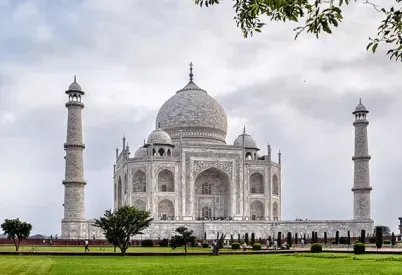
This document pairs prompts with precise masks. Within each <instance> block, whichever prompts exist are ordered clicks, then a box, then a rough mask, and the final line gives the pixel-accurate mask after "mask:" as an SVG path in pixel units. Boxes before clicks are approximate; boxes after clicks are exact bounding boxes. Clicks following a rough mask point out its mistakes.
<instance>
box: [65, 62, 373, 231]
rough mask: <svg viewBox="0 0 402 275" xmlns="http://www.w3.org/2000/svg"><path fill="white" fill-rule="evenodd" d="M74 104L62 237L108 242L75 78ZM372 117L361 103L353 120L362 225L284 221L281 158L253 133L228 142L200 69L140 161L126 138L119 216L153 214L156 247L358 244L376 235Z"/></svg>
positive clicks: (118, 162) (118, 183) (119, 162)
mask: <svg viewBox="0 0 402 275" xmlns="http://www.w3.org/2000/svg"><path fill="white" fill-rule="evenodd" d="M66 94H67V96H68V101H67V103H66V105H65V106H66V107H67V110H68V119H67V141H66V143H65V144H64V148H65V152H66V155H65V160H66V167H65V180H64V181H63V185H64V203H63V207H64V217H63V219H62V221H61V237H62V238H65V239H86V238H97V239H98V238H104V236H103V232H101V231H100V229H99V228H97V227H93V226H92V223H93V220H91V219H86V217H85V210H84V209H85V207H84V205H85V200H84V198H85V196H84V189H85V186H86V182H85V180H84V165H83V152H84V149H85V145H84V143H83V139H82V134H83V127H82V112H83V108H84V103H83V98H84V95H85V93H84V91H83V89H82V88H81V86H80V85H79V84H78V83H77V81H76V79H75V78H74V82H73V83H72V84H71V85H70V86H69V88H68V90H67V91H66ZM172 94H173V93H172ZM368 112H369V111H368V110H367V109H366V107H365V106H364V105H363V104H362V102H361V101H360V102H359V104H358V105H357V107H356V109H355V110H354V111H353V115H354V122H353V125H354V127H355V153H354V156H353V158H352V160H353V162H354V182H353V183H351V187H353V188H352V189H351V191H352V192H353V194H354V209H353V219H351V220H308V221H301V220H292V221H286V220H282V211H281V209H282V207H281V205H282V200H281V198H282V180H281V179H282V176H281V175H282V169H281V162H282V160H281V153H280V152H278V153H275V154H272V151H271V147H270V145H269V144H268V145H266V146H265V145H264V146H263V147H261V145H259V144H257V143H256V142H255V140H254V139H253V137H252V136H251V135H250V133H247V131H246V128H244V130H243V131H242V132H241V131H240V133H239V135H238V137H237V138H236V139H235V140H234V141H233V142H232V141H227V140H226V135H227V129H228V119H227V116H226V114H225V111H224V109H223V108H222V106H221V105H220V104H219V103H218V102H217V101H216V100H215V99H214V98H213V97H211V96H210V95H209V94H208V92H207V91H205V90H203V89H202V88H200V87H199V86H197V85H196V84H195V81H194V75H193V66H192V63H190V74H189V82H188V83H187V85H185V86H184V88H182V89H180V90H178V91H177V92H176V93H174V94H173V96H172V97H171V98H169V99H168V100H167V101H166V102H165V103H164V104H163V105H162V107H161V108H160V110H159V112H158V114H157V116H156V121H155V130H154V131H152V132H151V133H150V134H149V135H148V138H147V140H145V141H144V142H143V145H142V146H141V147H139V148H138V149H136V150H135V152H134V154H132V152H131V150H130V147H129V146H128V143H126V139H125V138H123V142H122V143H123V144H122V148H121V149H120V150H119V149H116V159H115V165H114V175H113V178H114V181H113V187H114V189H113V190H114V194H111V196H112V195H113V201H114V205H113V209H118V208H119V207H121V206H123V205H132V206H134V207H136V208H138V209H141V210H147V211H149V212H150V213H151V215H152V217H153V218H154V221H153V222H152V224H151V226H150V227H149V228H148V229H146V230H145V231H144V235H143V236H142V238H150V239H158V238H161V239H162V238H170V237H171V236H172V235H174V231H175V229H176V228H177V227H179V226H185V227H188V228H190V229H192V230H194V235H195V236H196V237H197V238H199V239H204V238H206V239H213V238H215V237H216V234H217V233H218V232H219V233H224V234H226V236H230V235H231V234H233V235H234V236H237V234H241V235H244V234H245V233H252V232H253V233H255V237H256V238H267V237H268V236H269V235H270V236H273V235H274V234H276V233H277V232H279V231H280V232H282V233H286V232H292V233H293V234H294V233H298V234H304V233H308V232H310V233H311V231H316V232H318V234H323V232H328V233H329V234H331V232H335V231H339V232H340V233H341V234H345V232H347V231H350V232H351V234H353V235H355V236H357V235H358V234H360V231H361V230H362V229H365V230H366V231H367V232H373V227H374V221H373V220H372V219H371V209H370V204H371V202H370V192H371V190H372V188H371V186H370V173H369V161H370V158H371V157H370V155H369V152H368V139H367V126H368V124H369V122H368V120H367V114H368ZM138 130H141V129H138ZM144 134H145V133H144ZM136 142H137V144H138V143H142V142H140V141H136ZM290 172H291V171H290ZM89 184H90V183H89ZM345 191H346V190H345ZM284 203H286V202H284ZM329 236H330V235H329ZM133 238H134V239H135V236H133Z"/></svg>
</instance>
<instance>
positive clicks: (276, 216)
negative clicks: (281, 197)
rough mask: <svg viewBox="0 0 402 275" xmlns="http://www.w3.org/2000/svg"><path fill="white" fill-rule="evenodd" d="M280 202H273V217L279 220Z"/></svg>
mask: <svg viewBox="0 0 402 275" xmlns="http://www.w3.org/2000/svg"><path fill="white" fill-rule="evenodd" d="M278 208H279V207H278V203H277V202H276V201H275V202H274V203H273V204H272V217H273V220H274V221H277V220H279V209H278Z"/></svg>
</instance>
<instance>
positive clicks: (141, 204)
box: [133, 199, 147, 211]
mask: <svg viewBox="0 0 402 275" xmlns="http://www.w3.org/2000/svg"><path fill="white" fill-rule="evenodd" d="M133 206H134V207H135V209H137V210H143V211H145V210H146V208H147V207H146V204H145V202H144V201H143V200H140V199H138V200H136V201H135V202H134V205H133Z"/></svg>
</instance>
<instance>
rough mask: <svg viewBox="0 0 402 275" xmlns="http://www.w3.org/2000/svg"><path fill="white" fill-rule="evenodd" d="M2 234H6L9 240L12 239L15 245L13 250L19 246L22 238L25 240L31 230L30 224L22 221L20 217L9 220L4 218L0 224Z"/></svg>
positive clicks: (16, 249)
mask: <svg viewBox="0 0 402 275" xmlns="http://www.w3.org/2000/svg"><path fill="white" fill-rule="evenodd" d="M1 228H2V229H3V231H4V234H6V235H7V238H8V239H9V240H12V241H13V243H14V245H15V251H18V250H19V248H20V243H21V241H22V240H26V239H27V238H28V237H29V234H30V233H31V230H32V225H31V224H30V223H27V222H22V221H20V219H18V218H17V219H14V220H9V219H6V220H5V221H4V223H3V224H2V225H1Z"/></svg>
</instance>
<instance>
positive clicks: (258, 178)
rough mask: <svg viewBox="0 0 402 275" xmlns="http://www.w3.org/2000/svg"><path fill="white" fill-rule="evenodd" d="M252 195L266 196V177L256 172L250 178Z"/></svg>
mask: <svg viewBox="0 0 402 275" xmlns="http://www.w3.org/2000/svg"><path fill="white" fill-rule="evenodd" d="M250 193H251V194H264V176H263V175H262V174H261V173H258V172H255V173H253V174H252V175H251V176H250Z"/></svg>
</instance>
